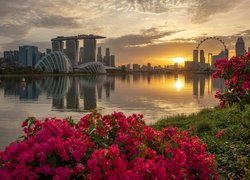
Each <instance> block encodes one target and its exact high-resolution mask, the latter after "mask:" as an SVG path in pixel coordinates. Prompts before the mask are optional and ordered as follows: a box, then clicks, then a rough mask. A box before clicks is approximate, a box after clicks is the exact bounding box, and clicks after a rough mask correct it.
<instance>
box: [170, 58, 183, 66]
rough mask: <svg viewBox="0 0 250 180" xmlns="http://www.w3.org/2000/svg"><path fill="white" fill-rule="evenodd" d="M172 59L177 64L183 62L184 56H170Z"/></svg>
mask: <svg viewBox="0 0 250 180" xmlns="http://www.w3.org/2000/svg"><path fill="white" fill-rule="evenodd" d="M172 60H173V61H174V63H178V64H183V63H184V62H185V58H184V57H174V58H172Z"/></svg>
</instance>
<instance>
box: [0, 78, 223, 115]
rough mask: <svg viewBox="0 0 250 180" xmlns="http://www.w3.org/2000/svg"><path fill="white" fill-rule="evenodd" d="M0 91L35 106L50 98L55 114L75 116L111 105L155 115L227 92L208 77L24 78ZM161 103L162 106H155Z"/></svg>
mask: <svg viewBox="0 0 250 180" xmlns="http://www.w3.org/2000/svg"><path fill="white" fill-rule="evenodd" d="M117 88H118V91H117V92H116V89H117ZM0 89H3V95H4V97H6V98H7V99H8V98H11V97H19V100H20V101H29V102H35V101H39V97H40V96H41V97H43V96H44V95H46V99H47V100H52V102H51V104H52V110H53V111H72V112H81V111H89V110H92V109H96V108H98V105H100V106H101V107H100V108H102V109H103V108H104V109H105V108H109V107H108V106H109V105H110V106H113V105H114V106H116V107H117V108H118V109H122V108H124V106H123V105H124V104H125V105H126V107H125V110H126V109H127V110H128V109H130V108H131V107H133V108H134V109H135V108H136V107H134V106H136V105H137V106H138V107H137V108H138V109H141V108H144V109H147V108H148V109H151V110H154V111H158V109H155V108H161V107H170V106H171V107H172V108H173V109H174V108H177V107H175V106H174V104H177V106H178V105H181V106H186V105H185V103H189V104H190V103H194V102H195V101H193V100H195V99H196V100H199V101H198V102H201V100H202V99H203V98H204V97H205V99H206V100H204V101H209V100H212V99H213V92H214V91H215V90H217V89H220V90H221V91H222V92H225V91H226V89H225V88H224V82H223V81H222V80H212V79H211V76H209V75H204V74H189V75H181V74H179V75H178V74H175V75H162V74H156V75H152V74H134V75H121V76H86V77H83V76H57V77H54V76H53V77H29V78H26V80H25V82H23V81H21V78H1V81H0ZM162 92H164V97H163V96H162V95H161V93H162ZM166 92H167V94H166ZM178 92H179V93H180V92H182V94H178ZM189 92H192V95H193V98H190V93H189ZM112 94H114V97H113V98H111V97H112ZM157 99H159V102H157V103H158V105H157V103H155V104H154V105H152V103H153V102H155V101H156V100H157ZM192 99H193V100H192ZM39 102H40V101H39ZM39 102H38V103H39ZM171 103H172V104H171ZM107 104H108V105H107ZM169 104H170V105H169ZM204 104H206V102H205V103H204ZM213 105H214V104H213ZM171 107H170V108H171ZM114 110H115V109H114Z"/></svg>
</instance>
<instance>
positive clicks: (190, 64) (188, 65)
mask: <svg viewBox="0 0 250 180" xmlns="http://www.w3.org/2000/svg"><path fill="white" fill-rule="evenodd" d="M185 69H186V70H193V69H194V61H185Z"/></svg>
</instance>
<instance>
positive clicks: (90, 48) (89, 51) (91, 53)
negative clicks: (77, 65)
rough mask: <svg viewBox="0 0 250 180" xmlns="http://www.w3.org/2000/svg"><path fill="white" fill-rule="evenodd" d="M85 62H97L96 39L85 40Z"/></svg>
mask: <svg viewBox="0 0 250 180" xmlns="http://www.w3.org/2000/svg"><path fill="white" fill-rule="evenodd" d="M83 57H84V58H83V62H84V63H87V62H95V57H96V39H84V54H83Z"/></svg>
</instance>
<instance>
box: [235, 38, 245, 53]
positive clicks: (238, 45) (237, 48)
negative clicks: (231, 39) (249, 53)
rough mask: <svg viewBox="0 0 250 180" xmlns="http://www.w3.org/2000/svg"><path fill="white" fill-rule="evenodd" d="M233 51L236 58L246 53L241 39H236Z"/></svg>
mask: <svg viewBox="0 0 250 180" xmlns="http://www.w3.org/2000/svg"><path fill="white" fill-rule="evenodd" d="M235 51H236V56H243V55H244V54H245V53H246V50H245V42H244V40H243V38H242V37H239V38H238V39H237V42H236V45H235Z"/></svg>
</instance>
